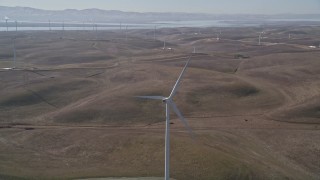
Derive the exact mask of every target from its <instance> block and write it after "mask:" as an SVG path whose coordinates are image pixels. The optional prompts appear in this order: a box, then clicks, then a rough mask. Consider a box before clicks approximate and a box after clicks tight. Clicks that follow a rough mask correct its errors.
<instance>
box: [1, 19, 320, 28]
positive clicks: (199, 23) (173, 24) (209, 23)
mask: <svg viewBox="0 0 320 180" xmlns="http://www.w3.org/2000/svg"><path fill="white" fill-rule="evenodd" d="M283 21H284V22H289V23H293V22H301V21H303V22H307V23H308V22H309V23H310V22H315V23H317V24H319V23H320V19H267V20H263V21H248V20H243V21H242V20H240V21H239V20H229V21H223V20H193V21H157V22H153V23H128V24H125V23H123V24H121V25H120V23H96V24H95V25H94V24H89V23H65V24H64V25H63V23H62V22H52V23H51V24H50V26H51V30H63V29H64V30H93V29H94V26H95V27H97V29H98V30H117V29H126V28H128V29H154V28H155V27H156V28H157V29H159V28H177V27H256V26H260V25H265V24H273V23H275V24H276V23H279V22H283ZM8 26H9V31H15V30H16V25H15V23H14V22H8ZM63 26H64V28H63ZM6 29H7V28H6V24H5V23H4V22H0V31H6ZM18 30H19V31H47V30H49V23H48V22H19V23H18Z"/></svg>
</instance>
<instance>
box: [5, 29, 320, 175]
mask: <svg viewBox="0 0 320 180" xmlns="http://www.w3.org/2000/svg"><path fill="white" fill-rule="evenodd" d="M292 28H293V27H290V28H289V27H288V28H283V27H273V28H270V29H266V30H265V31H266V36H268V38H267V39H264V42H263V45H262V46H257V42H256V37H255V36H256V32H257V31H260V30H261V29H256V28H225V29H223V34H222V35H221V40H220V41H219V42H217V41H216V40H214V38H215V35H212V31H215V30H216V29H215V28H212V29H210V28H208V29H203V31H202V34H201V35H195V34H194V31H195V30H194V29H192V28H181V29H161V30H159V37H158V39H159V40H157V41H153V40H152V38H153V37H152V36H150V32H149V30H142V31H136V30H132V31H131V32H130V36H129V39H128V41H125V39H124V37H123V34H122V33H120V32H116V31H114V32H112V31H100V32H98V35H96V34H95V33H92V32H82V31H79V32H72V31H71V32H65V34H64V35H63V36H62V34H61V33H59V32H19V33H18V34H17V36H18V39H17V41H16V44H17V57H18V70H11V71H8V70H0V88H1V89H0V120H1V123H0V179H1V178H2V179H24V178H25V179H73V178H90V177H97V178H98V177H162V176H163V166H164V105H163V104H162V103H161V102H157V101H148V100H141V99H137V98H135V96H140V95H162V96H167V95H169V94H170V90H171V88H172V86H173V84H174V83H175V80H176V78H177V77H178V75H179V73H180V71H181V68H182V66H183V65H184V63H185V61H186V60H187V58H188V57H189V56H190V55H191V54H190V52H191V51H192V50H193V46H196V47H197V51H198V53H197V54H193V57H192V61H191V63H190V67H189V68H188V69H187V72H186V74H185V77H184V79H183V82H182V84H181V88H180V89H179V92H178V94H177V96H176V98H175V101H176V102H177V104H178V106H179V109H180V110H181V111H182V113H183V114H184V115H185V116H186V118H187V119H188V121H189V123H190V126H191V127H192V128H193V129H194V132H195V133H196V138H195V140H192V139H191V138H190V137H189V136H188V135H187V133H186V132H185V130H184V127H183V125H182V124H181V123H180V122H179V120H177V119H176V117H175V116H174V115H173V116H172V125H171V126H172V148H171V155H172V159H171V172H172V177H173V178H175V179H178V180H181V179H183V180H188V179H208V180H209V179H317V178H318V177H319V175H320V174H319V172H320V166H319V156H318V154H319V144H320V133H319V128H320V126H319V119H320V114H319V112H320V111H319V107H320V105H319V103H318V102H319V97H320V79H319V78H320V76H319V73H320V69H319V68H320V66H319V63H320V61H319V60H318V59H319V58H318V57H319V49H309V48H308V45H309V44H310V43H314V41H317V40H319V38H318V36H317V33H316V32H317V31H319V27H294V28H293V29H292ZM289 31H290V32H292V33H294V34H295V38H294V39H291V40H288V39H287V35H286V33H287V32H289ZM14 35H15V34H14V33H6V32H2V33H0V39H1V41H0V52H1V53H0V68H3V67H8V66H10V64H11V63H10V61H11V59H10V51H11V50H10V47H8V43H10V38H11V37H13V36H14ZM164 38H166V39H167V42H168V43H167V45H168V46H169V47H172V48H174V51H172V52H171V51H170V52H169V51H166V52H165V51H162V50H161V48H162V46H163V42H162V41H161V40H163V39H164ZM272 43H280V44H272ZM239 55H241V56H239ZM239 57H246V58H239Z"/></svg>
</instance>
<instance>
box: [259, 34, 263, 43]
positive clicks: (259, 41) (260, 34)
mask: <svg viewBox="0 0 320 180" xmlns="http://www.w3.org/2000/svg"><path fill="white" fill-rule="evenodd" d="M262 33H263V32H261V33H260V34H259V46H260V45H261V36H262Z"/></svg>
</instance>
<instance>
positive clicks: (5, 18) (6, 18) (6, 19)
mask: <svg viewBox="0 0 320 180" xmlns="http://www.w3.org/2000/svg"><path fill="white" fill-rule="evenodd" d="M4 20H5V21H6V26H7V32H8V31H9V28H8V20H9V18H8V17H7V16H5V17H4Z"/></svg>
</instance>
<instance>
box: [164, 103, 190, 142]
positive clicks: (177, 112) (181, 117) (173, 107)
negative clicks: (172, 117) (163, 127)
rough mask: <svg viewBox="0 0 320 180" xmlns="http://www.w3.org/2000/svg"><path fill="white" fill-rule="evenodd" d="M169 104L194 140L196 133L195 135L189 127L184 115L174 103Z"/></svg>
mask: <svg viewBox="0 0 320 180" xmlns="http://www.w3.org/2000/svg"><path fill="white" fill-rule="evenodd" d="M169 104H170V106H171V107H172V109H173V111H174V112H175V113H176V114H177V116H178V117H179V119H180V120H181V122H182V123H183V124H184V126H185V127H186V128H187V130H188V131H189V133H190V135H191V137H192V138H194V133H193V131H192V129H191V128H190V126H189V124H188V122H187V121H186V119H184V117H183V116H182V114H181V112H180V111H179V109H178V108H177V106H176V104H175V103H174V102H173V101H170V102H169Z"/></svg>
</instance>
